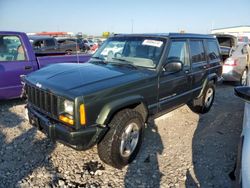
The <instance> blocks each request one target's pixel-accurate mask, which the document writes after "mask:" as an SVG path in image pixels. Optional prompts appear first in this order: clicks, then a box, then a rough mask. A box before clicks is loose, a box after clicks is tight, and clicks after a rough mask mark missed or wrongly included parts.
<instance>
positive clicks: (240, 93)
mask: <svg viewBox="0 0 250 188" xmlns="http://www.w3.org/2000/svg"><path fill="white" fill-rule="evenodd" d="M234 94H235V95H236V96H237V97H240V98H241V99H243V100H245V101H247V102H250V87H246V86H239V87H236V88H234Z"/></svg>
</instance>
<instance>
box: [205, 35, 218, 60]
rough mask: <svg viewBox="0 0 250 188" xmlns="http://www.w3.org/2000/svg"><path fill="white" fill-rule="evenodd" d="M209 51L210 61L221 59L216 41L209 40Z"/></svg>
mask: <svg viewBox="0 0 250 188" xmlns="http://www.w3.org/2000/svg"><path fill="white" fill-rule="evenodd" d="M207 49H208V59H209V60H210V61H213V60H215V59H220V51H219V47H218V44H217V42H216V41H215V40H208V42H207Z"/></svg>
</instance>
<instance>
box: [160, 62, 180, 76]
mask: <svg viewBox="0 0 250 188" xmlns="http://www.w3.org/2000/svg"><path fill="white" fill-rule="evenodd" d="M163 68H164V71H167V72H172V73H175V72H180V71H181V70H182V69H183V63H182V61H179V60H173V61H168V62H167V64H165V65H164V67H163Z"/></svg>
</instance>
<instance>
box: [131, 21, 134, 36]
mask: <svg viewBox="0 0 250 188" xmlns="http://www.w3.org/2000/svg"><path fill="white" fill-rule="evenodd" d="M133 32H134V19H131V33H133Z"/></svg>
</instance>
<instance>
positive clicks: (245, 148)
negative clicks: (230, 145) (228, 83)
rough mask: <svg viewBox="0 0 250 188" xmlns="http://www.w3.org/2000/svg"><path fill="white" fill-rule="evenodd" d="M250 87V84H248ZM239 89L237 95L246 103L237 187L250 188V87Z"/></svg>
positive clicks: (236, 172)
mask: <svg viewBox="0 0 250 188" xmlns="http://www.w3.org/2000/svg"><path fill="white" fill-rule="evenodd" d="M248 85H249V86H250V84H248ZM249 86H245V87H237V88H235V94H236V95H237V96H238V97H240V98H242V99H243V100H245V101H246V104H245V111H244V120H243V127H242V133H241V139H240V144H239V151H238V157H237V165H236V171H235V175H236V180H237V182H236V183H237V187H242V188H249V187H250V157H249V156H250V87H249Z"/></svg>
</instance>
